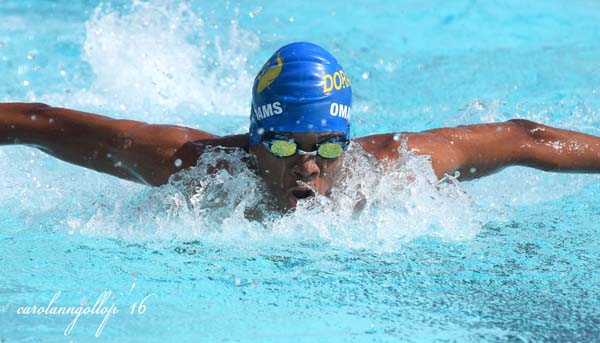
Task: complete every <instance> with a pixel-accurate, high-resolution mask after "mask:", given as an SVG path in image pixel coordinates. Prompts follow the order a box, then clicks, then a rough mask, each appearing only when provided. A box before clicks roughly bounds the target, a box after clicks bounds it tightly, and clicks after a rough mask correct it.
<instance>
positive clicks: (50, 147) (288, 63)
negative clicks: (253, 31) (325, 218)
mask: <svg viewBox="0 0 600 343" xmlns="http://www.w3.org/2000/svg"><path fill="white" fill-rule="evenodd" d="M252 93H253V96H252V109H251V115H250V132H249V133H248V134H243V135H233V136H224V137H219V136H216V135H213V134H210V133H208V132H204V131H200V130H196V129H191V128H186V127H180V126H173V125H152V124H147V123H143V122H139V121H132V120H116V119H111V118H108V117H105V116H100V115H96V114H91V113H84V112H79V111H74V110H69V109H64V108H54V107H50V106H47V105H44V104H26V103H6V104H0V144H2V145H4V144H24V145H29V146H33V147H36V148H38V149H40V150H42V151H44V152H46V153H48V154H50V155H53V156H55V157H57V158H59V159H62V160H64V161H67V162H70V163H74V164H77V165H80V166H83V167H86V168H90V169H93V170H96V171H100V172H103V173H108V174H111V175H114V176H117V177H120V178H124V179H128V180H131V181H136V182H141V183H145V184H149V185H154V186H158V185H162V184H165V183H167V182H168V180H169V177H170V176H171V175H173V174H175V173H177V172H179V171H181V170H184V169H187V168H189V167H192V166H194V165H196V163H197V162H198V159H199V157H200V156H201V155H202V153H203V152H204V151H205V149H206V148H207V147H209V146H221V147H229V148H239V149H243V150H244V151H246V152H249V153H251V154H252V155H254V156H255V157H256V171H257V173H258V174H259V175H260V176H261V177H262V179H263V180H264V182H265V184H266V185H267V187H268V189H269V191H270V192H272V194H273V195H274V197H275V199H277V202H278V204H279V206H280V207H281V208H282V209H289V208H293V207H295V206H296V204H297V201H298V200H299V199H302V198H306V197H310V196H312V195H314V192H318V193H321V194H324V195H329V194H330V192H331V189H332V186H333V184H334V182H335V181H336V177H337V176H338V172H339V171H340V168H341V159H342V156H343V155H344V152H345V151H346V149H347V147H348V145H349V142H350V140H351V138H350V136H349V131H350V117H351V109H352V91H351V84H350V79H349V78H348V75H347V74H346V73H345V72H344V70H343V68H342V67H341V66H340V65H339V64H338V62H337V61H336V59H335V58H334V57H333V56H332V55H331V54H329V53H328V52H327V51H325V50H324V49H323V48H321V47H319V46H317V45H314V44H311V43H292V44H289V45H286V46H284V47H282V48H280V49H279V50H278V51H276V52H275V54H274V55H273V56H272V57H271V58H270V59H269V60H268V61H267V62H266V63H265V65H264V66H263V68H262V69H261V71H260V72H259V74H258V75H257V77H256V79H255V81H254V85H253V89H252ZM353 141H354V142H356V143H358V144H360V145H361V146H362V148H363V149H364V150H365V151H366V152H367V153H370V154H372V155H373V156H374V157H375V158H377V159H378V160H386V159H389V160H394V159H398V158H399V157H400V154H401V152H400V151H401V149H400V147H401V145H402V144H403V142H405V144H406V145H407V148H408V150H409V151H412V152H414V153H416V154H419V155H428V156H430V158H431V164H432V167H433V170H434V172H435V174H436V175H437V177H438V178H442V177H443V176H444V175H446V174H451V175H454V173H456V172H458V174H457V175H459V176H458V178H459V179H460V180H469V179H474V178H478V177H481V176H485V175H489V174H492V173H494V172H497V171H499V170H501V169H502V168H504V167H507V166H515V165H520V166H529V167H533V168H537V169H542V170H546V171H556V172H588V173H597V172H600V137H596V136H592V135H588V134H584V133H578V132H574V131H568V130H561V129H557V128H553V127H549V126H545V125H542V124H537V123H534V122H531V121H528V120H519V119H518V120H509V121H507V122H504V123H496V124H479V125H469V126H459V127H456V128H440V129H433V130H427V131H423V132H403V133H388V134H377V135H371V136H366V137H360V138H355V139H353Z"/></svg>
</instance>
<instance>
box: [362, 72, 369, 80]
mask: <svg viewBox="0 0 600 343" xmlns="http://www.w3.org/2000/svg"><path fill="white" fill-rule="evenodd" d="M362 78H363V79H364V80H366V79H368V78H369V73H368V72H364V73H363V74H362Z"/></svg>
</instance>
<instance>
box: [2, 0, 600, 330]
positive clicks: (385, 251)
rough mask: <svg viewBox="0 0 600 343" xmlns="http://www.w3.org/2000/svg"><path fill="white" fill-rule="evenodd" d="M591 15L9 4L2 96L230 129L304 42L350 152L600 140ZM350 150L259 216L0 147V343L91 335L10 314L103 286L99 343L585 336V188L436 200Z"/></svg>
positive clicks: (569, 180)
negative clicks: (339, 86)
mask: <svg viewBox="0 0 600 343" xmlns="http://www.w3.org/2000/svg"><path fill="white" fill-rule="evenodd" d="M599 6H600V5H599V4H598V3H597V2H595V1H573V2H569V3H565V2H563V1H550V0H549V1H544V2H529V3H523V2H520V1H500V2H494V3H492V2H477V1H453V2H452V3H451V4H450V3H448V2H443V1H431V2H423V1H404V2H399V1H381V2H378V3H377V4H376V5H375V4H374V3H372V2H363V3H360V2H357V3H354V4H350V5H349V4H348V3H346V2H341V1H329V2H323V3H321V4H311V5H310V6H309V5H307V3H306V2H285V3H280V2H244V3H237V2H228V3H222V4H215V3H213V2H208V1H206V2H205V1H192V2H186V3H179V2H175V1H159V2H133V3H132V2H129V1H119V2H116V1H113V2H112V3H111V5H107V4H104V5H100V4H99V2H97V1H85V2H81V3H80V4H78V5H73V4H71V3H70V2H66V1H65V2H52V1H16V0H8V1H2V3H0V19H1V20H0V75H1V76H0V100H2V101H41V102H46V103H48V104H50V105H53V106H65V107H73V108H77V109H80V110H86V111H92V112H96V113H102V114H107V115H110V116H113V117H118V118H131V119H136V120H144V121H149V122H153V123H174V124H181V125H187V126H193V127H198V128H202V129H205V130H208V131H211V132H215V133H217V134H233V133H241V132H245V131H246V130H247V129H248V117H247V115H248V104H249V101H250V99H249V97H250V87H251V82H252V79H253V77H254V74H255V73H256V72H257V71H258V69H259V68H260V66H261V65H262V63H263V62H264V60H265V59H266V58H268V57H269V56H270V55H271V54H272V52H273V51H274V50H275V49H276V48H278V47H279V46H281V45H283V44H285V43H288V42H290V41H294V40H308V41H313V42H315V43H318V44H321V45H323V46H324V47H326V48H327V49H329V50H331V51H332V52H333V53H334V55H336V56H337V58H338V59H339V61H340V62H341V64H342V65H343V66H344V68H345V69H346V71H347V73H348V75H349V76H350V78H351V79H352V84H353V90H354V94H355V102H354V109H353V114H354V118H353V120H354V126H353V130H354V134H355V135H357V136H360V135H365V134H370V133H378V132H393V131H418V130H422V129H426V128H431V127H439V126H453V125H458V124H462V123H479V122H489V121H502V120H506V119H510V118H515V117H517V118H527V119H531V120H536V121H541V122H544V123H547V124H550V125H555V126H560V127H564V128H568V129H573V130H580V131H584V132H587V133H592V134H597V135H600V45H599V44H598V42H599V41H600V11H599V9H600V7H599ZM217 154H218V153H217ZM351 154H352V155H353V156H354V157H355V158H356V160H357V162H356V164H355V165H353V168H352V173H350V174H349V175H344V176H343V182H342V183H343V185H342V186H346V187H343V189H339V190H338V193H337V195H336V196H334V197H333V198H332V199H329V200H328V199H322V198H316V199H313V201H309V202H304V203H301V204H300V206H299V208H298V210H297V211H296V213H293V214H288V215H286V216H277V215H274V214H272V213H264V218H262V219H261V220H256V219H252V218H248V217H247V216H246V215H245V212H247V210H248V209H251V208H256V207H258V208H260V206H261V204H262V195H261V194H262V185H261V184H260V181H259V180H258V179H257V178H256V177H255V176H253V175H252V173H251V172H250V171H249V170H247V169H245V168H243V167H242V166H239V167H238V168H237V169H235V170H230V171H228V172H223V173H220V174H218V175H216V176H209V175H205V174H203V173H202V171H201V170H202V168H196V169H193V170H191V171H190V172H188V173H187V174H186V175H184V178H186V179H188V180H191V181H193V182H195V183H196V184H195V185H196V186H201V187H199V188H197V189H195V188H193V187H192V189H191V190H190V187H189V186H188V187H185V186H182V185H181V184H171V185H167V186H164V187H161V188H153V189H150V188H146V187H144V186H141V185H137V184H133V183H130V182H127V181H121V180H118V179H116V178H113V177H110V176H107V175H102V174H99V173H95V172H93V171H89V170H86V169H83V168H80V167H76V166H72V165H69V164H66V163H63V162H60V161H58V160H55V159H53V158H51V157H49V156H47V155H45V154H44V153H42V152H40V151H37V150H34V149H31V148H27V147H19V146H11V147H1V148H0V170H1V171H2V175H3V177H2V178H1V179H0V189H2V194H0V270H1V271H2V277H0V341H5V342H13V341H14V342H22V341H27V342H37V341H43V342H69V341H75V342H87V341H91V340H94V339H95V334H96V332H97V330H98V328H99V326H100V325H101V324H100V323H101V322H102V320H103V318H104V316H103V315H92V314H89V315H83V316H82V317H81V318H80V319H79V320H78V321H77V323H76V324H75V326H74V327H73V329H72V331H70V332H69V334H68V335H67V336H65V330H66V329H67V327H68V325H69V323H71V322H72V320H73V316H70V315H51V314H43V315H24V314H20V313H18V311H19V309H20V308H21V312H22V308H23V307H31V306H33V305H38V306H44V307H45V306H47V305H48V303H49V302H50V299H52V297H53V296H54V295H55V294H56V292H57V291H61V294H60V297H59V298H58V299H57V301H56V303H55V306H87V305H89V306H93V304H94V303H95V302H96V299H98V297H100V295H101V294H102V292H104V291H110V292H112V293H111V294H110V296H109V297H108V299H107V300H106V302H105V303H104V305H103V306H105V307H106V308H110V306H111V305H114V306H115V307H116V308H117V309H118V312H117V313H115V314H114V315H113V316H111V317H110V318H109V319H108V321H107V322H106V324H105V326H104V327H103V330H102V331H101V333H100V336H99V339H100V340H103V341H109V342H113V341H115V342H123V341H128V342H129V341H131V342H136V341H140V342H142V341H143V342H146V341H182V342H192V341H194V342H195V341H202V342H215V341H234V342H290V341H294V342H371V341H374V342H397V341H410V342H430V341H440V342H451V341H458V342H479V341H489V342H496V341H516V342H519V341H581V342H591V341H598V337H600V329H598V328H599V327H600V325H599V324H600V291H599V288H598V285H599V284H600V273H598V270H599V268H600V235H599V232H600V226H599V224H598V223H599V222H600V202H599V201H598V199H599V195H600V179H599V178H598V176H594V175H566V174H563V175H559V174H550V173H543V172H540V171H534V170H529V169H525V168H511V169H507V170H505V171H503V172H501V173H499V174H496V175H494V176H491V177H489V178H486V179H482V180H479V181H474V182H467V183H457V182H453V180H449V181H447V182H443V183H441V184H439V185H436V183H435V181H433V179H432V173H431V168H430V166H429V165H428V162H427V161H426V160H424V159H420V158H417V157H411V158H409V159H407V160H405V161H401V162H402V163H403V164H400V163H399V164H398V165H395V166H392V168H391V170H390V172H389V173H387V174H385V175H384V174H381V172H380V171H379V170H378V169H377V168H375V167H371V166H370V164H369V159H368V157H365V156H363V155H362V154H361V152H360V150H359V149H357V148H354V149H353V150H352V151H351ZM213 157H214V156H212V155H211V156H207V157H206V159H205V160H203V161H200V163H201V164H203V163H210V161H211V158H213ZM230 158H231V159H232V160H233V161H235V160H237V159H239V158H240V156H239V154H238V155H234V156H231V157H230ZM371 162H372V161H371ZM346 163H349V162H348V161H346ZM407 175H412V176H414V177H415V182H413V183H411V184H407V183H406V181H405V178H406V176H407ZM218 198H221V199H224V200H223V201H221V202H216V201H215V200H214V199H218ZM357 199H366V200H365V204H366V206H365V209H364V210H362V211H360V212H358V213H356V212H354V211H353V206H352V204H353V202H354V201H356V200H357ZM146 297H147V298H146ZM145 298H146V300H145V301H144V302H143V304H144V305H143V306H140V303H141V302H142V301H143V299H145ZM132 306H134V307H132ZM132 309H133V313H134V314H131V310H132Z"/></svg>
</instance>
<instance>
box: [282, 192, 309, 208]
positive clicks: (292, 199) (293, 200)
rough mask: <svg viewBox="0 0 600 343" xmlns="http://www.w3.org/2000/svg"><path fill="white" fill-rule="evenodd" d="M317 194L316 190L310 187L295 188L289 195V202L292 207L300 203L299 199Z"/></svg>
mask: <svg viewBox="0 0 600 343" xmlns="http://www.w3.org/2000/svg"><path fill="white" fill-rule="evenodd" d="M312 196H315V192H314V191H312V190H311V189H308V188H302V189H294V190H293V191H292V192H291V193H290V194H289V195H288V204H289V205H290V207H292V208H293V207H296V205H298V200H299V199H306V198H309V197H312Z"/></svg>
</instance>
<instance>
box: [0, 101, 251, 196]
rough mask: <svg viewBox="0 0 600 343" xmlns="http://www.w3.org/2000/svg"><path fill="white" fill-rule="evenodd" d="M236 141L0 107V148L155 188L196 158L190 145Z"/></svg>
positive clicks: (24, 106)
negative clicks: (21, 148) (23, 149)
mask: <svg viewBox="0 0 600 343" xmlns="http://www.w3.org/2000/svg"><path fill="white" fill-rule="evenodd" d="M236 137H237V136H231V137H227V138H220V137H218V136H216V135H213V134H210V133H208V132H205V131H201V130H196V129H192V128H186V127H181V126H175V125H151V124H147V123H144V122H139V121H133V120H120V119H112V118H109V117H105V116H101V115H97V114H92V113H85V112H80V111H74V110H69V109H65V108H56V107H50V106H48V105H45V104H37V103H35V104H28V103H5V104H0V145H8V144H23V145H28V146H32V147H36V148H38V149H40V150H42V151H44V152H46V153H48V154H50V155H52V156H54V157H57V158H59V159H61V160H63V161H66V162H70V163H73V164H76V165H79V166H82V167H86V168H89V169H93V170H96V171H99V172H103V173H107V174H111V175H114V176H117V177H120V178H123V179H127V180H131V181H135V182H140V183H144V184H149V185H155V186H157V185H161V184H165V183H167V182H168V180H169V177H170V176H171V175H172V174H174V173H176V172H178V171H180V170H182V169H185V168H188V167H191V166H193V165H195V164H196V162H197V160H198V157H199V154H200V153H201V152H200V151H199V150H198V148H197V146H198V144H191V143H192V142H196V143H198V142H199V143H200V145H201V144H202V142H207V144H209V143H215V142H216V143H215V144H214V145H219V143H220V141H221V140H227V142H226V143H229V146H237V145H242V144H243V142H245V141H247V138H244V137H241V138H236ZM238 141H239V142H238ZM211 145H213V144H211ZM221 145H223V144H221Z"/></svg>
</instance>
